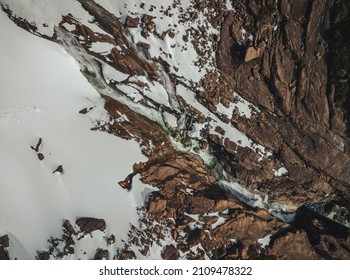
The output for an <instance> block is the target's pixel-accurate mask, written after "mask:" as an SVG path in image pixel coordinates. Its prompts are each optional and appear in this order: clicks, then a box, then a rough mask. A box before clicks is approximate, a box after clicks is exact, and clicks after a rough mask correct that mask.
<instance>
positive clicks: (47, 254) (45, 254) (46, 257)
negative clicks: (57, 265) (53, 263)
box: [38, 251, 50, 260]
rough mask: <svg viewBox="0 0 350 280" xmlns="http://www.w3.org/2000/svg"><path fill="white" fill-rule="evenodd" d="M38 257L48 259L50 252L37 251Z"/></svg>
mask: <svg viewBox="0 0 350 280" xmlns="http://www.w3.org/2000/svg"><path fill="white" fill-rule="evenodd" d="M38 259H39V260H49V259H50V253H49V252H46V251H45V252H40V253H38Z"/></svg>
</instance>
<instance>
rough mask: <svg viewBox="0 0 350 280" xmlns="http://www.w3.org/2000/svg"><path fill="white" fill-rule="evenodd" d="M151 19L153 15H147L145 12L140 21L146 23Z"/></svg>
mask: <svg viewBox="0 0 350 280" xmlns="http://www.w3.org/2000/svg"><path fill="white" fill-rule="evenodd" d="M152 19H154V17H153V16H150V15H147V14H145V15H144V16H143V17H142V22H143V23H145V24H147V23H150V22H151V21H152Z"/></svg>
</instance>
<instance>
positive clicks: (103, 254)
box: [94, 250, 109, 260]
mask: <svg viewBox="0 0 350 280" xmlns="http://www.w3.org/2000/svg"><path fill="white" fill-rule="evenodd" d="M108 258H109V252H108V250H99V251H97V252H96V254H95V256H94V260H108Z"/></svg>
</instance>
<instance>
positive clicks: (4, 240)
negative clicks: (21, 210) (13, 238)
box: [0, 234, 10, 247]
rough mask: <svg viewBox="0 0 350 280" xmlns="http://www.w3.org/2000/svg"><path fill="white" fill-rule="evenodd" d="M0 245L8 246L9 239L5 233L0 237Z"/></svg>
mask: <svg viewBox="0 0 350 280" xmlns="http://www.w3.org/2000/svg"><path fill="white" fill-rule="evenodd" d="M0 245H1V246H2V247H9V246H10V239H9V236H8V235H7V234H6V235H4V236H2V237H0Z"/></svg>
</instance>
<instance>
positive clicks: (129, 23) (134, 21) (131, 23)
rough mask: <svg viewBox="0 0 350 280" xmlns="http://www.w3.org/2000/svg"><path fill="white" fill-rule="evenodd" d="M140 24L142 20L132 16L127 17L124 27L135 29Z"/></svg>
mask: <svg viewBox="0 0 350 280" xmlns="http://www.w3.org/2000/svg"><path fill="white" fill-rule="evenodd" d="M139 23H140V19H139V18H132V17H130V16H127V17H126V19H125V23H124V25H125V26H126V27H129V28H135V27H138V26H139Z"/></svg>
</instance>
